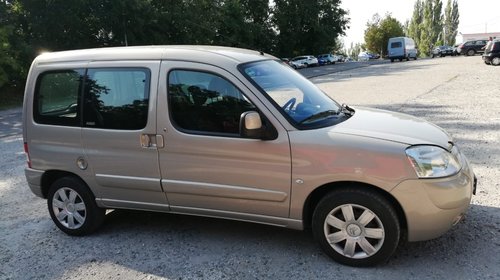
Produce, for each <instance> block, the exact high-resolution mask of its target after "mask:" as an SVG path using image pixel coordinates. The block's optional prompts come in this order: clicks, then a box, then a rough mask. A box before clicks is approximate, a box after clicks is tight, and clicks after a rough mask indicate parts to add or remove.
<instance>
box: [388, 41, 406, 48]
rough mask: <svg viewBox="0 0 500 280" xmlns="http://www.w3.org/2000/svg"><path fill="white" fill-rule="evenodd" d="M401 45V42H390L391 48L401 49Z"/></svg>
mask: <svg viewBox="0 0 500 280" xmlns="http://www.w3.org/2000/svg"><path fill="white" fill-rule="evenodd" d="M402 46H403V44H402V43H401V42H392V43H391V48H401V47H402Z"/></svg>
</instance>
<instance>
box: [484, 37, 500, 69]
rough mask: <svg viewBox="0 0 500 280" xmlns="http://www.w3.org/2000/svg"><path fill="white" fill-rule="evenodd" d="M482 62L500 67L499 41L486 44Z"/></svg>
mask: <svg viewBox="0 0 500 280" xmlns="http://www.w3.org/2000/svg"><path fill="white" fill-rule="evenodd" d="M483 60H484V63H486V64H491V65H495V66H498V65H500V39H496V40H493V41H490V42H488V44H487V45H486V48H485V50H484V54H483Z"/></svg>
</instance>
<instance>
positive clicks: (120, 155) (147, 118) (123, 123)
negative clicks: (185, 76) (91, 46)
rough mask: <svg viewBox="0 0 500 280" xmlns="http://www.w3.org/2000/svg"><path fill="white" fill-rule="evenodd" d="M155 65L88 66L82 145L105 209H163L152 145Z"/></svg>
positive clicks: (98, 63) (154, 135) (154, 112)
mask: <svg viewBox="0 0 500 280" xmlns="http://www.w3.org/2000/svg"><path fill="white" fill-rule="evenodd" d="M159 66H160V62H159V61H128V62H127V61H120V62H92V63H90V64H89V65H88V69H87V72H86V76H85V81H84V84H85V87H84V88H85V91H84V102H83V116H84V117H83V124H82V141H83V146H84V150H85V156H86V159H87V161H88V168H89V169H90V170H91V173H92V178H90V179H92V180H93V185H95V186H96V187H97V188H96V189H97V195H96V196H97V197H99V199H100V200H101V202H102V203H103V204H104V205H106V206H108V207H133V208H146V209H155V208H156V209H157V210H168V205H167V201H166V197H165V195H164V193H163V192H162V189H161V184H160V171H159V167H158V152H157V148H158V145H157V144H156V115H155V114H156V91H157V82H156V81H157V80H158V72H159ZM160 142H161V141H160Z"/></svg>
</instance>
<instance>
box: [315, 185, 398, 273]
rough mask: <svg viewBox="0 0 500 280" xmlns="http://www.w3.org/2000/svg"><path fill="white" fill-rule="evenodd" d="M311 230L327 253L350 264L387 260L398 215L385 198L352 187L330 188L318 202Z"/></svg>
mask: <svg viewBox="0 0 500 280" xmlns="http://www.w3.org/2000/svg"><path fill="white" fill-rule="evenodd" d="M312 231H313V234H314V237H315V238H316V240H317V241H318V242H319V245H320V246H321V248H322V249H323V250H324V251H325V252H326V253H327V254H328V255H329V256H330V257H332V258H333V259H334V260H335V261H337V262H339V263H343V264H346V265H350V266H371V265H375V264H378V263H381V262H385V261H387V260H388V259H389V257H390V256H391V255H392V254H393V253H394V251H395V250H396V248H397V246H398V243H399V239H400V225H399V221H398V217H397V215H396V212H395V211H394V208H393V207H392V206H391V205H390V204H389V202H388V201H387V200H386V199H385V198H384V197H382V196H381V195H379V194H377V193H375V192H371V191H365V190H359V189H354V188H350V189H345V190H338V191H333V192H331V193H329V194H328V195H327V196H325V197H324V198H323V199H322V200H321V201H320V202H319V203H318V205H317V206H316V209H315V210H314V214H313V219H312Z"/></svg>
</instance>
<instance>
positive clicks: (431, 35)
mask: <svg viewBox="0 0 500 280" xmlns="http://www.w3.org/2000/svg"><path fill="white" fill-rule="evenodd" d="M442 8H443V3H442V2H441V0H425V2H423V17H422V24H421V25H420V40H419V44H418V48H419V50H420V53H421V54H423V55H429V54H430V52H431V50H432V48H433V46H434V45H436V44H439V43H440V42H439V40H440V38H442V33H443V32H442V30H443V15H442V11H441V10H442Z"/></svg>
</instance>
